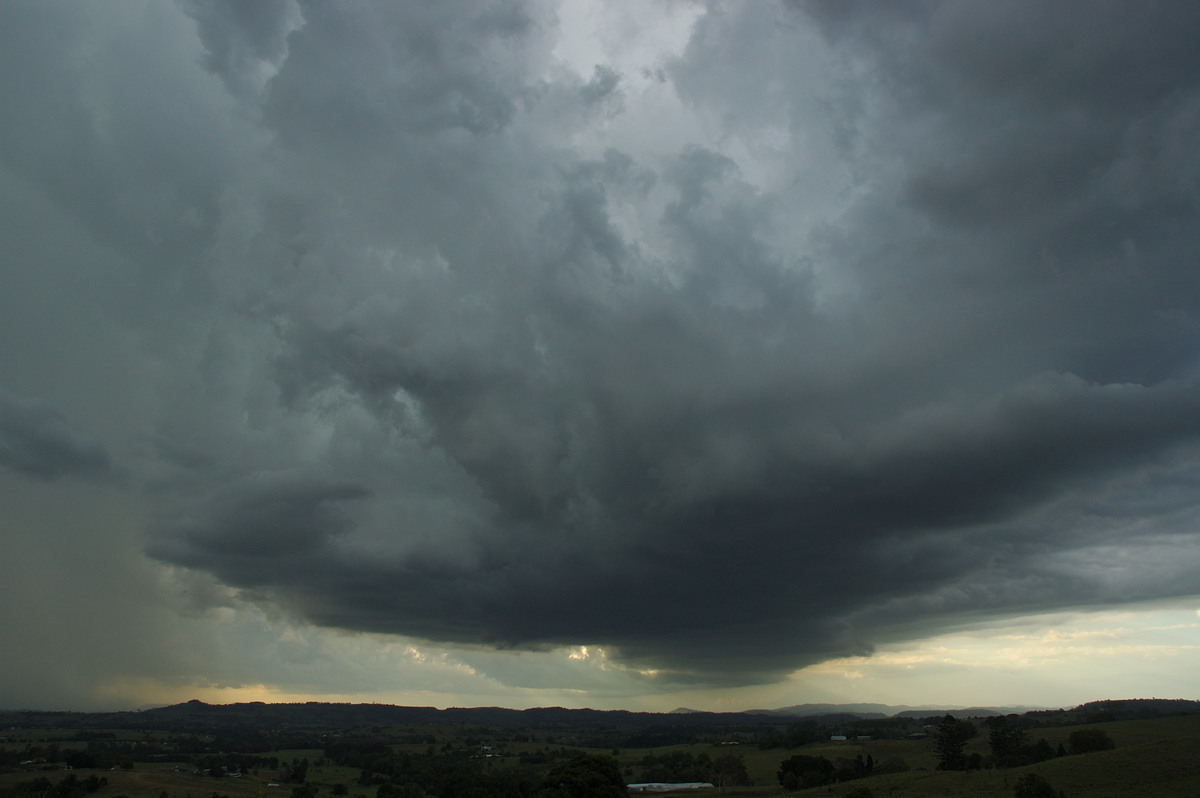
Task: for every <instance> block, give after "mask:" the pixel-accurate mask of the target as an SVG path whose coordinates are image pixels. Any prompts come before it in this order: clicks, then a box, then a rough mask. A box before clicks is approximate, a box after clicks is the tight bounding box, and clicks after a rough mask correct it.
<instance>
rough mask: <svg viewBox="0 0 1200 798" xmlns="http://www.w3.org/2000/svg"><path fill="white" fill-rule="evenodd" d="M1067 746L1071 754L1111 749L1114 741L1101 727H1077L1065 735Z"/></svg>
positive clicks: (1114, 744) (1113, 746) (1114, 745)
mask: <svg viewBox="0 0 1200 798" xmlns="http://www.w3.org/2000/svg"><path fill="white" fill-rule="evenodd" d="M1067 747H1068V748H1069V749H1070V751H1071V753H1072V754H1090V753H1092V752H1094V751H1109V750H1112V749H1113V748H1115V747H1116V743H1114V742H1113V741H1112V738H1111V737H1109V736H1108V733H1107V732H1105V731H1104V730H1103V729H1078V730H1076V731H1073V732H1071V734H1070V736H1069V737H1067Z"/></svg>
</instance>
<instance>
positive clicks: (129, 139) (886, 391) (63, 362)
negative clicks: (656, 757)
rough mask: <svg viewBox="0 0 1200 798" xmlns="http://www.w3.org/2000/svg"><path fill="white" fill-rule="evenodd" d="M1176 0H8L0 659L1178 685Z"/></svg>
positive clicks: (1190, 324)
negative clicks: (395, 0) (443, 0)
mask: <svg viewBox="0 0 1200 798" xmlns="http://www.w3.org/2000/svg"><path fill="white" fill-rule="evenodd" d="M1198 35H1200V5H1198V4H1194V3H1177V2H1168V1H1166V0H1164V1H1163V2H1147V1H1146V0H1137V1H1136V2H1133V1H1132V0H1130V1H1128V2H1125V1H1118V0H1058V2H1054V3H1045V2H1041V1H1040V0H1014V2H1007V3H995V2H991V1H990V0H956V1H955V2H935V1H933V0H902V1H901V0H898V1H897V2H887V3H882V2H878V3H876V2H866V1H865V0H817V1H813V2H791V1H784V0H762V2H707V3H706V2H694V1H692V0H661V2H655V3H647V2H644V0H624V1H623V2H617V1H616V0H605V2H599V1H598V0H597V1H596V2H592V1H591V0H564V2H554V1H553V0H487V1H486V2H485V1H484V0H478V1H476V0H462V2H454V3H383V2H364V1H361V0H360V1H357V2H356V1H352V2H344V3H330V2H310V1H308V0H257V2H253V3H242V2H233V1H232V0H195V1H194V2H193V1H191V0H181V1H180V2H165V1H160V0H154V1H151V0H111V1H110V2H103V3H75V2H65V1H60V0H4V1H3V3H2V4H0V107H3V108H4V109H5V110H4V113H3V114H2V115H0V562H3V563H4V565H3V566H2V567H3V574H4V576H3V579H0V640H2V641H3V646H4V650H5V653H4V655H3V657H0V707H6V708H40V709H81V710H87V709H129V708H139V707H145V706H152V705H161V704H168V703H174V702H178V701H186V700H189V699H193V698H198V699H201V700H205V701H209V702H214V703H225V702H232V701H249V700H263V701H308V700H314V701H355V702H358V701H364V702H371V701H374V702H381V703H397V704H416V705H427V706H439V707H445V706H509V707H516V708H522V707H531V706H568V707H585V706H586V707H595V708H601V709H610V708H624V709H637V710H653V711H666V710H670V709H673V708H675V707H679V706H686V707H691V708H695V709H712V710H742V709H749V708H754V707H780V706H790V705H794V704H801V703H810V702H811V703H817V702H826V703H827V702H838V703H849V702H877V703H890V704H905V705H920V704H925V705H930V704H932V705H939V704H940V705H958V706H971V705H993V706H1014V705H1026V706H1049V707H1058V706H1073V705H1075V704H1078V703H1082V702H1085V701H1089V700H1096V699H1103V698H1128V697H1151V696H1157V697H1167V698H1192V699H1197V698H1200V694H1197V692H1196V682H1195V673H1197V672H1198V670H1200V270H1198V269H1197V265H1198V263H1197V258H1198V256H1200V213H1198V209H1200V158H1198V157H1197V151H1198V148H1200V49H1198V48H1197V47H1196V46H1195V43H1196V40H1197V36H1198Z"/></svg>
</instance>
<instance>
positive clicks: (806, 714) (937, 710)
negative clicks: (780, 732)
mask: <svg viewBox="0 0 1200 798" xmlns="http://www.w3.org/2000/svg"><path fill="white" fill-rule="evenodd" d="M1039 709H1045V707H1024V706H1014V707H952V706H945V705H939V704H928V705H925V706H919V707H913V706H905V705H900V706H893V705H891V704H796V705H795V706H790V707H780V708H778V709H747V710H745V711H744V712H742V713H740V714H743V715H767V716H771V717H776V718H832V717H838V718H846V719H859V720H869V719H871V718H892V717H902V718H925V717H929V716H930V715H953V716H955V717H956V718H981V717H988V716H990V715H1021V714H1024V713H1026V712H1032V711H1034V710H1039ZM701 712H702V711H701V710H698V709H688V708H687V707H679V708H678V709H674V710H671V712H670V713H669V714H672V715H687V714H696V713H701Z"/></svg>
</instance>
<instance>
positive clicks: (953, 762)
mask: <svg viewBox="0 0 1200 798" xmlns="http://www.w3.org/2000/svg"><path fill="white" fill-rule="evenodd" d="M974 730H975V727H974V726H972V725H971V724H968V723H963V722H962V721H960V720H959V719H958V718H956V717H954V716H953V715H947V716H946V717H944V718H942V722H941V723H939V724H938V726H937V729H936V730H935V731H934V733H933V750H934V752H936V753H937V757H938V764H937V767H938V770H966V769H967V758H966V756H965V755H964V754H963V748H964V747H966V744H967V740H968V739H969V738H970V736H971V732H973V731H974Z"/></svg>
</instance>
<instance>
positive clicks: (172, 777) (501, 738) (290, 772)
mask: <svg viewBox="0 0 1200 798" xmlns="http://www.w3.org/2000/svg"><path fill="white" fill-rule="evenodd" d="M261 706H263V707H265V706H266V705H261ZM297 706H300V705H294V706H292V707H289V708H288V709H287V710H286V711H281V712H277V713H272V712H270V711H268V710H266V709H263V710H261V712H259V713H258V714H256V713H255V711H253V710H252V709H247V708H246V707H245V706H244V705H243V706H242V707H239V708H235V709H232V710H230V711H229V713H228V714H225V713H222V712H220V711H213V710H216V709H221V708H211V707H208V706H207V705H198V702H193V703H192V704H191V705H181V707H183V709H179V708H167V709H169V710H174V712H165V713H158V714H157V715H151V718H147V717H144V716H145V715H147V714H148V713H119V714H120V715H122V716H125V717H116V716H111V715H109V716H97V715H87V714H80V713H0V724H4V725H3V726H2V727H0V728H3V731H0V798H329V797H334V798H340V796H346V798H434V797H436V798H476V796H478V797H479V798H562V797H563V796H571V798H586V796H617V795H625V794H627V792H626V788H625V785H626V784H629V783H639V782H674V783H678V782H708V783H710V784H712V785H713V786H712V787H711V788H709V790H708V791H707V792H708V793H709V794H712V793H714V792H721V793H723V794H725V795H730V796H760V798H770V797H771V796H797V797H798V798H804V796H808V795H813V796H816V795H820V796H823V797H825V796H835V797H836V798H918V797H919V796H934V795H936V796H945V797H946V798H955V796H964V797H965V796H973V797H976V796H978V797H981V798H989V797H990V796H994V797H995V798H1000V797H1001V796H1003V797H1004V798H1012V796H1016V798H1062V797H1063V796H1065V797H1066V798H1100V796H1122V798H1125V797H1129V798H1138V796H1146V798H1149V797H1150V796H1154V798H1162V796H1179V797H1180V798H1200V760H1198V759H1197V757H1196V755H1195V752H1196V750H1198V749H1200V713H1195V712H1194V711H1192V708H1191V707H1187V708H1186V709H1185V713H1184V714H1176V715H1170V714H1164V713H1162V712H1159V711H1144V712H1142V713H1140V714H1141V715H1142V717H1138V716H1137V715H1138V713H1131V712H1114V711H1113V710H1112V709H1107V710H1104V711H1105V712H1107V713H1108V714H1107V715H1104V716H1100V717H1096V716H1088V715H1086V714H1081V713H1079V712H1073V711H1068V712H1064V713H1026V714H1024V715H1009V716H992V717H986V718H974V719H963V718H955V717H952V716H949V715H946V716H942V717H931V718H913V719H903V720H896V719H890V718H889V719H879V718H873V719H854V718H837V719H829V718H826V719H819V718H818V719H803V720H798V719H786V718H785V719H781V718H778V717H770V718H761V717H753V716H747V715H732V714H731V715H708V716H704V717H691V716H674V715H637V714H635V713H600V712H590V711H580V710H574V711H572V710H538V711H535V712H533V713H532V714H525V713H513V714H496V713H492V711H490V710H480V711H479V713H480V714H475V715H473V714H471V713H472V711H471V710H461V711H456V712H457V714H451V715H449V716H446V715H440V714H437V711H436V710H428V711H425V714H424V715H422V716H420V717H419V718H417V720H418V721H427V722H414V723H401V724H383V723H370V722H368V723H366V724H348V725H341V724H340V723H338V722H335V721H340V720H346V719H348V718H349V719H353V720H361V719H362V716H363V715H366V716H368V719H370V720H395V719H397V718H401V717H404V718H408V719H412V718H413V716H411V715H404V714H403V713H400V714H398V715H391V716H387V715H386V714H385V713H378V712H374V711H370V712H366V713H359V712H358V711H357V710H356V709H354V708H351V707H345V706H342V707H338V706H334V705H304V706H306V707H308V710H307V712H304V711H299V710H297V708H296V707H297ZM1151 706H1152V707H1153V708H1155V709H1158V708H1160V706H1161V705H1151ZM393 709H403V708H393ZM1118 709H1124V707H1118ZM155 712H157V711H155ZM429 713H433V714H429ZM489 713H492V714H489ZM697 715H703V713H697ZM1119 717H1121V718H1124V719H1118V718H1119ZM153 718H156V719H157V720H158V721H159V723H158V726H157V727H155V728H151V725H153V724H150V723H148V720H150V719H153ZM172 718H173V719H174V720H175V723H174V725H172V723H171V722H170V721H171V719H172ZM281 718H283V719H285V720H283V721H282V722H281ZM1081 720H1087V721H1090V722H1085V723H1080V721H1081ZM106 721H107V723H108V724H109V725H108V726H107V727H104V726H102V725H101V724H103V723H104V722H106ZM693 794H694V793H693Z"/></svg>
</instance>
